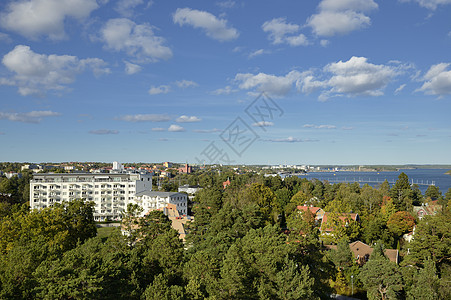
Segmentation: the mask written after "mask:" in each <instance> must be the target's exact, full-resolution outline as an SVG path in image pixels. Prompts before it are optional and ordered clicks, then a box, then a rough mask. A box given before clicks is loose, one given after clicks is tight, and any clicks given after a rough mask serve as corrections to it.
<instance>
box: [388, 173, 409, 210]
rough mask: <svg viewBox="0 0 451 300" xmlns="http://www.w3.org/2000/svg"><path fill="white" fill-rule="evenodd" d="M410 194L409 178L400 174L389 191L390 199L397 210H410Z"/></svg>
mask: <svg viewBox="0 0 451 300" xmlns="http://www.w3.org/2000/svg"><path fill="white" fill-rule="evenodd" d="M411 193H412V188H411V187H410V183H409V177H408V176H407V175H406V174H405V173H404V172H402V173H401V174H399V176H398V180H397V181H396V183H395V184H394V185H393V187H392V189H391V190H390V197H391V198H392V199H393V203H394V204H395V206H396V208H397V210H408V209H410V208H411V206H412V201H413V200H412V199H411Z"/></svg>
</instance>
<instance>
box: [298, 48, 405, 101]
mask: <svg viewBox="0 0 451 300" xmlns="http://www.w3.org/2000/svg"><path fill="white" fill-rule="evenodd" d="M402 68H404V66H399V67H393V66H388V65H375V64H371V63H368V59H367V58H365V57H355V56H353V57H351V58H350V59H349V60H348V61H345V62H343V61H339V62H336V63H330V64H328V65H327V66H325V67H324V68H323V70H322V71H323V74H322V76H321V77H329V78H328V79H325V80H322V81H321V80H317V79H316V78H315V76H314V75H313V74H312V73H310V72H305V73H303V75H302V76H301V77H302V78H301V79H300V80H299V81H298V82H297V84H296V85H297V87H298V89H300V90H302V91H303V92H304V93H309V92H312V91H314V90H315V89H319V88H322V89H324V91H323V92H322V94H321V96H320V100H326V99H327V98H328V97H331V96H343V95H346V96H357V95H365V96H380V95H383V94H384V93H383V89H384V88H385V87H386V86H387V84H388V83H389V82H390V81H391V80H392V79H393V77H395V76H397V75H399V74H400V73H401V70H402Z"/></svg>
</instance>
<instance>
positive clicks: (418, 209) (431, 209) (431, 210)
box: [413, 200, 442, 220]
mask: <svg viewBox="0 0 451 300" xmlns="http://www.w3.org/2000/svg"><path fill="white" fill-rule="evenodd" d="M441 209H442V206H441V205H440V204H438V200H435V201H431V202H429V203H425V204H423V205H421V206H414V207H413V212H414V213H415V214H416V215H417V216H418V218H419V219H420V220H421V219H423V218H424V216H434V215H435V214H437V213H438V212H439V211H440V210H441Z"/></svg>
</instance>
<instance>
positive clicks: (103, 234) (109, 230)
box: [97, 227, 120, 238]
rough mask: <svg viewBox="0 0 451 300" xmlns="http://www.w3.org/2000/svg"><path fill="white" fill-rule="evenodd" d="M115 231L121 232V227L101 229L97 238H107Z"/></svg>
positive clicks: (98, 229) (98, 230)
mask: <svg viewBox="0 0 451 300" xmlns="http://www.w3.org/2000/svg"><path fill="white" fill-rule="evenodd" d="M114 230H120V229H119V227H100V228H97V236H99V237H101V238H107V237H109V236H110V235H111V233H112V232H113V231H114Z"/></svg>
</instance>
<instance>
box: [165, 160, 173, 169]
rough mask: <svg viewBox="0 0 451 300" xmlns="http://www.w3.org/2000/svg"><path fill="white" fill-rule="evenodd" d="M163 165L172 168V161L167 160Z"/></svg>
mask: <svg viewBox="0 0 451 300" xmlns="http://www.w3.org/2000/svg"><path fill="white" fill-rule="evenodd" d="M163 167H165V168H172V163H171V162H169V161H165V162H164V163H163Z"/></svg>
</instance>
